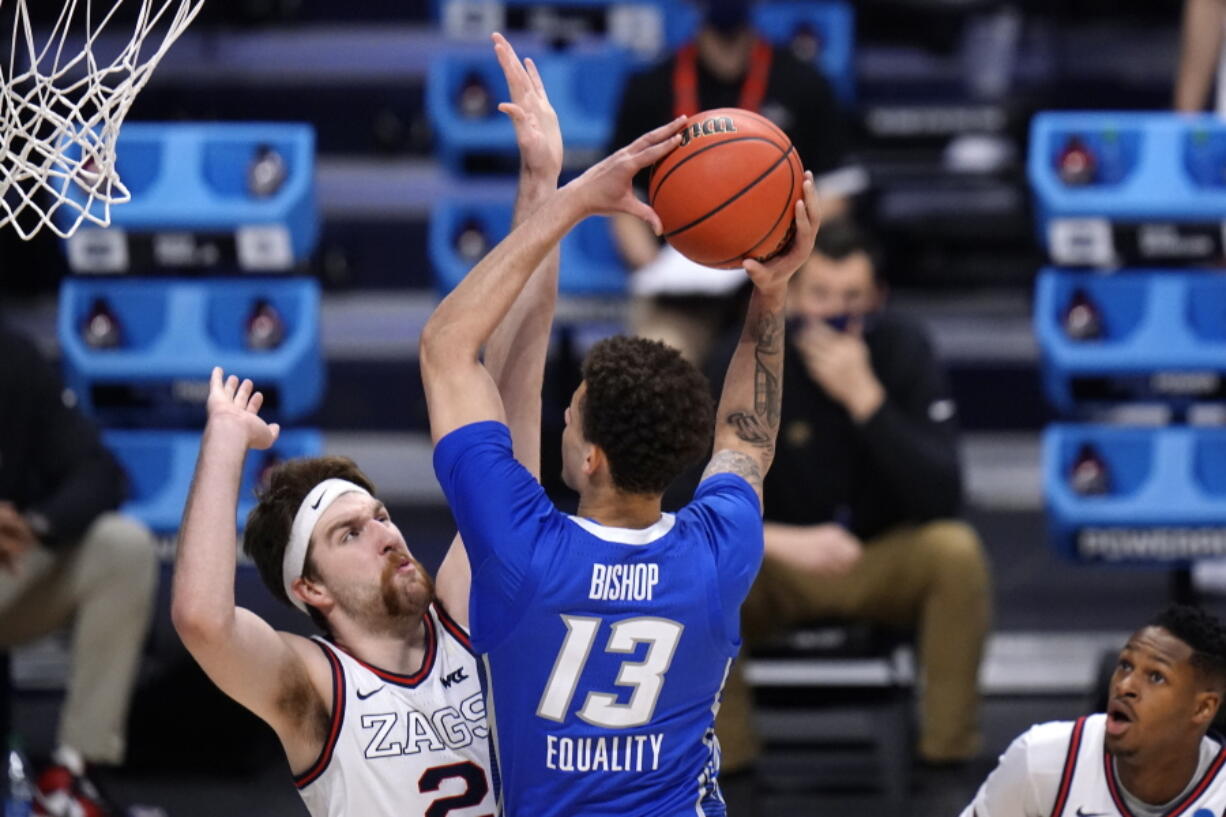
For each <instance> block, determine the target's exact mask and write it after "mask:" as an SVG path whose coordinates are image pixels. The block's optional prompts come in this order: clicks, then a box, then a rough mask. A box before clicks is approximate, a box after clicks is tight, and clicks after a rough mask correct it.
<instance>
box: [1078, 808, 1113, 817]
mask: <svg viewBox="0 0 1226 817" xmlns="http://www.w3.org/2000/svg"><path fill="white" fill-rule="evenodd" d="M1107 814H1108V812H1105V811H1086V810H1085V806H1078V807H1077V817H1107Z"/></svg>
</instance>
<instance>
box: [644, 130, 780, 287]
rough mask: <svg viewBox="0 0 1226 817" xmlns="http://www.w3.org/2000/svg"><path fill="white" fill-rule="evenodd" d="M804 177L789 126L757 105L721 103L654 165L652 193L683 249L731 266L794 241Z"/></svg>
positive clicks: (702, 260)
mask: <svg viewBox="0 0 1226 817" xmlns="http://www.w3.org/2000/svg"><path fill="white" fill-rule="evenodd" d="M803 182H804V169H803V168H802V167H801V164H800V157H798V156H797V155H796V148H795V147H793V146H792V142H791V140H790V139H788V137H787V136H786V135H785V134H784V133H783V131H781V130H779V128H777V127H775V125H774V124H773V123H772V122H771V121H770V120H768V119H766V118H765V117H762V116H759V115H758V114H756V113H752V112H750V111H745V110H741V109H740V108H716V109H715V110H710V111H703V112H702V113H700V114H697V115H695V116H692V117H690V118H689V120H688V121H687V122H686V127H685V130H684V131H683V132H682V142H681V145H680V146H679V147H678V148H677V149H676V150H674V151H673V152H672V153H670V154H668V155H667V156H665V157H664V158H663V159H661V160H660V161H659V162H657V163H656V165H655V167H653V168H652V170H651V182H650V184H649V185H648V187H647V201H648V203H649V204H650V205H651V206H652V208H653V209H654V210H655V211H656V213H658V214H659V216H660V220H661V222H663V225H664V237H665V238H666V239H667V240H668V243H669V244H672V245H673V246H674V247H676V248H677V250H678V252H680V253H681V254H682V255H684V256H686V257H687V258H689V259H690V260H692V261H695V262H697V263H699V264H703V265H704V266H708V267H721V268H725V269H729V268H733V267H739V266H741V261H742V260H743V259H745V258H756V259H758V260H764V259H767V258H770V257H771V256H772V255H774V254H775V253H777V252H779V251H780V250H782V249H783V248H784V247H785V246H786V245H787V242H788V241H789V240H790V238H791V235H792V228H793V227H794V226H795V219H796V217H795V206H796V202H797V200H799V199H800V198H801V196H802V189H801V184H802V183H803Z"/></svg>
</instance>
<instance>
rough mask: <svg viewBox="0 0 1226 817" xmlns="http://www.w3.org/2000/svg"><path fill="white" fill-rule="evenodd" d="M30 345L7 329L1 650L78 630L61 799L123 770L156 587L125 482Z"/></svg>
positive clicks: (0, 397)
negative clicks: (96, 773) (89, 770)
mask: <svg viewBox="0 0 1226 817" xmlns="http://www.w3.org/2000/svg"><path fill="white" fill-rule="evenodd" d="M74 404H75V398H74V397H73V395H72V393H71V392H69V391H68V390H66V389H65V388H64V386H63V384H62V383H61V382H60V379H59V376H58V375H57V374H56V371H55V369H54V368H53V367H52V366H51V365H50V364H49V363H48V362H47V361H46V360H45V359H44V358H43V357H42V356H41V355H40V354H39V352H38V350H37V349H36V348H35V346H34V344H33V343H31V342H30V341H29V340H28V339H26V338H24V337H21V336H20V335H17V334H14V333H13V332H11V331H10V330H8V329H7V328H5V327H3V326H0V646H2V647H5V648H7V647H12V646H16V645H19V644H25V643H27V642H29V641H33V640H35V639H37V638H40V637H42V636H44V635H47V634H49V633H51V632H54V631H55V630H57V629H59V628H60V627H61V626H62V625H64V624H65V623H66V622H68V621H69V620H72V621H73V636H72V674H71V676H70V677H69V679H68V694H67V699H66V700H65V702H64V710H63V713H62V715H61V716H60V725H59V734H58V737H57V741H58V743H57V748H56V750H55V752H54V754H53V757H52V760H53V763H54V764H55V766H53V767H52V768H51V769H48V770H46V771H45V772H44V775H43V777H42V778H41V779H40V785H41V786H42V787H43V788H45V789H46V788H56V789H60V790H61V794H66V791H64V790H65V789H67V788H71V787H70V786H67V785H65V786H60V785H53V781H55V780H59V781H61V782H63V783H67V782H68V780H69V779H70V778H76V781H75V782H76V784H77V786H76V788H77V789H78V790H79V793H80V794H81V795H83V796H84V797H87V798H90V799H98V796H97V794H96V792H95V791H94V790H93V787H92V786H90V785H89V783H88V780H87V779H86V778H85V776H84V775H85V764H86V763H87V762H88V763H97V764H104V765H119V764H121V763H122V762H123V760H124V753H125V750H126V745H125V741H126V734H125V726H126V722H127V715H128V704H129V702H130V701H131V696H132V688H133V685H134V683H135V680H136V669H137V665H138V661H139V659H140V652H141V647H142V646H143V644H144V641H145V634H146V632H147V631H148V629H149V621H150V617H151V614H152V610H153V593H154V588H155V586H156V581H157V554H156V551H155V550H154V541H153V535H152V534H151V533H150V532H149V530H148V529H147V528H146V527H145V526H144V525H142V524H141V523H139V522H137V521H136V520H134V519H131V518H129V517H126V516H123V515H121V514H118V513H115V512H114V510H115V508H117V507H119V504H120V502H122V501H123V499H124V491H125V487H124V486H125V482H126V481H125V479H124V474H123V472H122V471H121V470H120V468H119V465H118V463H116V462H115V459H114V457H112V456H111V454H110V452H108V451H107V450H106V448H105V447H103V445H102V441H101V440H100V439H99V437H98V431H97V429H96V428H95V427H94V425H93V423H91V422H90V421H89V420H88V419H86V417H85V416H84V415H83V414H82V413H81V412H80V411H78V410H77V409H76V408H75V407H74Z"/></svg>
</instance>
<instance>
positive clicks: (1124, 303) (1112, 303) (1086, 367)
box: [1034, 268, 1226, 414]
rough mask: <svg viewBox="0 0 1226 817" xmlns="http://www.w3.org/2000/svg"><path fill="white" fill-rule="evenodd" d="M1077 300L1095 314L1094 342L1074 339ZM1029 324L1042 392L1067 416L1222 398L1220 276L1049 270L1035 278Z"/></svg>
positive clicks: (1225, 299) (1224, 343) (1224, 307)
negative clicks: (1093, 408)
mask: <svg viewBox="0 0 1226 817" xmlns="http://www.w3.org/2000/svg"><path fill="white" fill-rule="evenodd" d="M1074 300H1079V301H1080V302H1081V307H1080V308H1082V309H1091V310H1095V311H1096V312H1097V316H1098V318H1097V320H1098V322H1099V324H1100V326H1099V327H1098V330H1097V332H1095V334H1096V335H1097V337H1092V338H1085V339H1081V340H1078V339H1076V338H1074V337H1070V335H1069V333H1068V331H1067V329H1066V326H1065V324H1066V322H1067V321H1068V317H1067V315H1068V311H1069V309H1070V307H1071V306H1072V305H1073V303H1074ZM1034 328H1035V335H1036V336H1037V337H1038V339H1039V346H1040V348H1041V350H1042V363H1043V383H1044V388H1045V389H1046V391H1047V396H1048V399H1049V400H1050V401H1051V402H1052V404H1053V405H1055V406H1056V407H1057V408H1058V409H1060V410H1061V411H1062V412H1064V413H1065V414H1069V413H1071V412H1073V411H1074V410H1075V409H1076V408H1077V407H1078V406H1084V405H1109V404H1119V403H1124V402H1130V401H1138V400H1144V401H1147V402H1155V401H1160V402H1165V403H1168V404H1172V405H1174V406H1176V407H1179V406H1185V405H1187V404H1188V403H1190V402H1193V401H1199V402H1204V401H1218V402H1226V275H1220V274H1212V273H1208V272H1197V271H1192V272H1180V271H1178V270H1129V271H1126V272H1120V273H1116V274H1113V275H1109V276H1102V275H1088V274H1086V273H1084V272H1076V271H1069V270H1058V269H1051V268H1049V269H1046V270H1044V271H1043V272H1042V273H1040V276H1039V280H1038V286H1037V293H1036V300H1035V309H1034Z"/></svg>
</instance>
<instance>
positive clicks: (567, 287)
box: [428, 198, 627, 296]
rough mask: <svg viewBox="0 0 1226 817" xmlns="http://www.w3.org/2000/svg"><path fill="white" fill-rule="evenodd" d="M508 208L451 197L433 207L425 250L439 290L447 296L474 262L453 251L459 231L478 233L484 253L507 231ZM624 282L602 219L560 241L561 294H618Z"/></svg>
mask: <svg viewBox="0 0 1226 817" xmlns="http://www.w3.org/2000/svg"><path fill="white" fill-rule="evenodd" d="M512 207H513V204H512V202H510V201H506V200H494V201H489V200H482V201H465V200H462V199H458V198H456V199H446V200H442V201H438V202H436V203H435V205H434V207H433V209H432V211H431V215H430V228H429V238H428V246H429V254H430V263H431V265H432V266H433V267H434V280H435V285H436V287H437V289H438V290H439V292H441V293H447V292H450V291H451V290H452V289H453V288H454V287H455V286H456V284H458V283H459V282H460V280H461V279H462V278H463V277H464V276H465V275H466V274H467V273H468V270H469V268H471V267H472V265H473V263H475V262H474V261H472V260H469V259H466V258H465V257H464V256H463V255H461V253H460V251H459V248H458V247H457V239H458V238H459V235H460V233H461V232H462V231H463V230H465V229H466V228H468V227H471V228H472V229H474V230H476V231H478V232H480V233H481V234H482V235H483V236H484V246H485V248H486V249H488V248H489V247H492V246H493V245H494V244H496V243H497V242H499V241H501V240H502V239H503V237H505V236H506V234H507V233H508V232H509V230H510V226H511V211H512ZM626 281H627V273H626V271H625V268H624V266H623V265H622V263H621V260H620V258H619V257H618V255H617V250H616V248H615V247H614V246H613V240H612V236H611V235H610V233H609V224H608V220H607V219H606V218H604V217H602V216H594V217H592V218H588V219H586V220H584V221H583V222H581V223H580V224H579V226H578V227H577V228H576V229H575V230H573V231H572V232H571V233H570V234H569V235H567V236H566V238H564V239H563V240H562V269H561V274H560V279H559V284H558V290H559V292H560V293H561V294H562V295H563V296H622V295H624V294H625V292H626Z"/></svg>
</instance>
